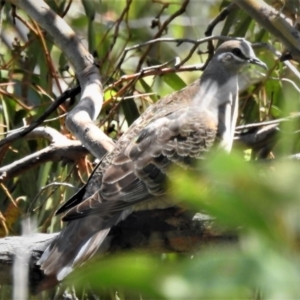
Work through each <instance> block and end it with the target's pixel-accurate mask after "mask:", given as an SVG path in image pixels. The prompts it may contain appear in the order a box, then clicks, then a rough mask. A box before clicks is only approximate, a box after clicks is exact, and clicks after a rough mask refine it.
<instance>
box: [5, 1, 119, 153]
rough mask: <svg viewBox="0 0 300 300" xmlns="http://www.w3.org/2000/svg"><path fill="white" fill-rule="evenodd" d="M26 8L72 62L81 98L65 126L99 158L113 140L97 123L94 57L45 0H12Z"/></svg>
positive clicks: (99, 89) (98, 100)
mask: <svg viewBox="0 0 300 300" xmlns="http://www.w3.org/2000/svg"><path fill="white" fill-rule="evenodd" d="M10 2H11V3H12V4H14V5H16V6H17V7H19V8H21V9H23V10H24V11H25V12H26V13H27V14H28V15H29V16H30V17H31V18H33V19H34V20H35V21H36V22H37V23H38V24H39V25H41V26H42V27H43V28H44V29H45V30H46V31H47V32H48V33H49V34H50V35H51V36H52V37H53V39H54V42H55V44H56V45H57V46H58V47H59V48H60V49H61V50H62V51H63V52H64V53H65V54H66V56H67V57H68V59H69V60H70V62H71V64H72V65H73V67H74V69H75V72H76V76H77V78H78V80H79V83H80V87H81V99H80V102H79V103H78V104H77V105H76V107H75V108H74V109H73V110H72V111H71V112H69V113H68V115H67V118H66V125H67V127H68V129H69V130H70V131H71V132H72V133H73V134H74V135H75V136H76V137H77V138H78V139H79V140H80V141H81V142H82V144H83V145H84V146H85V147H86V148H87V149H88V150H89V151H90V152H91V153H92V154H93V155H94V156H96V157H98V158H101V157H102V156H103V155H104V154H105V153H106V152H107V151H110V150H111V149H112V148H113V146H114V143H113V141H112V140H111V139H110V138H109V137H108V136H107V135H105V134H104V133H103V132H102V131H101V130H100V129H99V128H98V127H97V126H96V125H95V124H94V123H93V120H95V119H96V117H97V116H98V114H99V113H100V111H101V108H102V104H103V90H102V84H101V78H100V74H99V72H98V68H97V67H96V65H95V64H94V58H93V56H92V55H91V54H90V53H89V52H88V50H87V49H86V48H85V47H84V45H83V44H82V43H81V41H80V39H79V38H78V37H77V36H76V34H75V33H74V31H73V30H72V29H71V28H70V27H69V26H68V25H67V24H66V22H65V21H64V20H63V19H62V18H61V17H59V16H58V15H56V14H55V12H53V11H52V10H51V8H50V7H49V6H48V5H47V4H46V3H45V2H42V1H35V0H10Z"/></svg>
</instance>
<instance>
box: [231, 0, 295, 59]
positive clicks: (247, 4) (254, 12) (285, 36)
mask: <svg viewBox="0 0 300 300" xmlns="http://www.w3.org/2000/svg"><path fill="white" fill-rule="evenodd" d="M233 2H234V3H236V4H237V5H238V6H240V7H241V8H242V9H243V10H245V11H246V12H247V13H248V14H249V15H250V16H251V17H252V18H253V19H254V20H255V21H257V22H258V23H259V24H260V25H261V26H263V27H264V28H265V29H266V30H267V31H269V32H270V33H272V34H273V35H274V36H275V37H276V38H278V39H279V40H280V41H281V42H282V43H283V44H284V45H285V46H286V47H287V48H288V50H289V51H290V54H291V56H292V57H293V59H294V60H297V61H300V33H299V31H298V30H297V29H296V28H294V27H293V26H292V25H291V24H289V22H287V20H286V18H285V16H284V15H282V14H281V13H280V12H278V11H277V10H276V9H274V8H273V7H271V6H270V5H268V4H267V3H265V2H264V1H263V0H233Z"/></svg>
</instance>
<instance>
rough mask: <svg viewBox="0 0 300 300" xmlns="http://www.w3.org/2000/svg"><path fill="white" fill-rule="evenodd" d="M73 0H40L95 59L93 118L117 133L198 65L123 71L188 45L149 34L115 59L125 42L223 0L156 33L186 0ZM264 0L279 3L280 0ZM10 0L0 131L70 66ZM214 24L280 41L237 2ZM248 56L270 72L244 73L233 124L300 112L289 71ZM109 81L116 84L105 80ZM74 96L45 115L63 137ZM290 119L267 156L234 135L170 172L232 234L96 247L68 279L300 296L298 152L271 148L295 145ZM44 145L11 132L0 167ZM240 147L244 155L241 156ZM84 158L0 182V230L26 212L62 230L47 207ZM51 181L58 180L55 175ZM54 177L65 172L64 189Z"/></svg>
mask: <svg viewBox="0 0 300 300" xmlns="http://www.w3.org/2000/svg"><path fill="white" fill-rule="evenodd" d="M71 2H72V3H71V6H70V7H69V9H68V10H66V9H67V7H68V6H67V4H68V1H65V0H57V1H54V0H51V1H47V3H48V4H49V5H51V7H52V8H53V10H54V11H56V12H57V13H58V14H59V15H61V16H63V17H64V19H65V20H66V22H67V23H68V24H69V25H70V26H71V27H72V28H73V30H74V31H75V32H76V33H77V35H78V36H80V37H81V38H82V39H83V41H84V43H85V44H86V45H87V46H88V48H89V50H90V52H91V53H93V54H94V56H95V58H96V60H97V61H98V63H99V65H100V72H101V75H102V78H103V83H104V88H105V100H106V102H105V104H104V106H103V109H102V112H101V115H100V116H99V120H98V121H97V122H98V124H99V126H101V129H103V130H104V131H105V132H106V133H107V134H109V135H110V136H111V137H113V138H115V139H117V138H119V137H120V136H121V135H122V133H123V132H124V131H126V130H127V128H128V125H130V124H131V123H132V122H133V121H134V120H135V119H136V118H137V117H138V116H139V114H140V113H142V112H143V111H144V110H145V109H146V108H147V107H148V106H149V105H150V104H151V103H153V102H155V101H157V100H158V99H159V98H160V97H162V96H164V95H167V94H169V93H171V92H172V91H174V90H178V89H180V88H182V87H184V86H185V85H186V84H189V83H191V82H192V81H193V80H195V79H196V78H198V77H199V76H200V75H201V72H199V71H193V72H177V71H176V70H175V71H174V72H173V73H168V74H161V73H160V72H157V73H156V74H154V75H153V74H152V75H151V76H145V77H143V78H142V77H141V78H136V77H135V78H131V77H130V75H132V74H134V73H136V72H138V71H141V68H148V67H151V66H153V65H160V64H164V63H166V62H170V63H169V64H167V67H173V66H174V58H175V57H177V56H178V57H180V58H181V60H183V59H184V58H185V57H186V56H187V55H188V53H189V51H190V50H191V47H192V45H189V44H188V43H183V44H181V45H180V46H176V44H175V43H157V44H155V45H153V46H152V47H151V49H150V50H149V51H148V52H147V49H148V48H147V47H141V48H140V49H138V50H134V51H129V52H128V53H127V55H126V57H125V59H124V60H123V61H122V62H121V63H120V60H121V58H122V55H123V53H124V50H125V48H127V47H130V46H133V45H136V44H141V43H144V42H146V41H148V40H150V39H152V38H154V37H173V38H191V39H198V38H202V37H203V36H204V32H205V30H206V29H207V25H208V24H209V22H210V21H211V20H212V19H214V18H215V17H216V16H217V14H218V13H219V11H220V8H224V7H225V6H226V5H228V3H229V2H230V1H221V0H213V1H212V0H207V1H196V0H195V1H192V0H191V1H190V3H189V5H188V7H187V9H186V11H185V12H184V13H182V14H180V15H179V16H177V17H175V18H174V19H173V20H172V21H171V22H170V23H169V24H168V25H167V26H165V29H164V30H163V31H162V32H161V33H159V31H160V29H161V28H162V26H163V24H164V22H166V21H167V20H168V19H169V18H170V16H172V15H174V13H175V12H176V11H177V10H178V9H179V8H180V5H182V3H183V1H170V2H168V1H165V0H164V1H154V0H152V1H150V0H139V1H132V2H130V1H125V0H101V1H98V0H85V1H84V0H82V1H80V0H76V1H75V0H74V1H71ZM268 2H269V3H271V4H274V5H275V6H276V7H277V8H278V5H279V8H281V6H280V3H281V2H282V1H268ZM278 2H279V4H278ZM285 2H287V3H286V4H287V5H286V6H284V8H283V12H284V13H285V14H286V15H287V16H292V15H293V16H295V14H296V15H297V13H298V12H297V11H296V9H295V7H296V6H295V5H288V4H289V3H290V2H289V1H285ZM292 2H293V4H294V2H295V1H292ZM166 3H167V4H168V5H165V4H166ZM11 9H12V8H11V6H10V5H9V3H6V4H5V5H4V7H3V9H2V20H3V21H2V32H1V37H2V42H1V44H0V53H1V68H0V80H1V86H0V105H1V106H0V134H2V136H4V134H6V133H7V132H8V131H10V130H14V129H17V128H20V127H22V126H24V125H25V124H30V123H31V122H32V120H33V119H35V118H37V117H38V116H40V115H41V114H42V113H43V111H44V110H45V108H47V107H48V106H49V105H50V103H51V102H52V101H53V99H55V98H56V97H57V96H59V95H60V94H61V92H62V91H64V90H65V89H67V88H70V87H73V86H75V84H76V78H75V75H74V72H73V70H72V68H71V66H69V65H68V61H67V59H66V57H65V55H64V53H63V52H61V50H59V49H58V48H57V47H56V46H55V45H53V41H52V39H51V38H50V37H49V36H48V35H47V34H45V33H44V32H43V31H41V30H37V26H38V24H35V23H33V22H32V20H30V19H29V18H28V17H27V16H26V14H25V13H24V12H22V11H20V10H17V18H15V19H14V20H12V17H11ZM28 24H30V25H31V26H27V25H28ZM158 33H159V34H158ZM219 33H222V34H223V35H231V36H244V37H246V38H247V39H248V40H250V41H251V42H267V43H269V44H271V45H273V46H274V47H275V48H276V49H277V50H280V51H282V50H283V48H284V47H283V46H282V45H281V44H280V43H279V42H278V41H277V40H276V39H275V38H274V37H273V36H271V35H270V34H269V33H268V32H267V31H266V30H265V29H264V28H261V27H260V26H259V25H257V24H256V23H255V22H254V21H253V20H252V19H251V18H250V17H249V16H248V15H247V14H246V13H245V12H242V11H240V10H234V11H233V12H232V13H231V14H230V15H229V16H228V17H227V19H226V20H225V21H224V22H222V23H220V24H218V26H217V27H216V28H215V31H214V34H219ZM44 41H45V43H44ZM199 49H200V50H201V51H203V52H205V51H206V44H202V45H200V46H199ZM47 51H48V52H49V54H50V59H49V57H48V56H47V55H46V52H47ZM146 52H147V53H146ZM257 55H258V56H259V57H260V58H261V59H262V60H263V61H265V62H266V63H267V64H268V66H269V71H268V72H267V73H266V74H265V75H264V76H261V74H260V73H259V72H258V71H253V72H252V73H251V74H252V75H251V76H250V77H249V78H248V79H249V80H248V81H247V82H248V83H247V84H246V85H245V87H244V88H243V90H242V92H241V95H240V99H241V101H240V102H241V104H240V112H239V120H238V123H239V124H238V125H243V124H251V123H257V122H261V121H268V120H274V119H277V118H281V117H288V116H291V115H293V114H295V113H297V112H299V104H300V101H299V100H300V98H299V88H298V86H299V83H300V82H299V78H297V74H294V73H293V72H292V71H291V69H289V68H287V67H286V66H285V65H284V64H281V63H280V62H279V61H278V59H277V58H276V57H275V56H274V55H273V54H272V53H271V52H269V51H268V50H266V49H264V48H258V49H257ZM206 58H207V54H206V53H204V54H201V55H197V54H196V53H194V55H193V56H192V57H191V58H190V59H189V60H188V61H187V63H186V65H193V64H196V63H197V64H199V63H203V62H205V60H206ZM294 67H296V68H297V70H298V69H299V66H298V63H296V62H295V63H294ZM126 75H128V77H127V79H126V78H125V77H123V78H125V79H123V80H121V81H120V82H119V80H120V78H122V76H126ZM116 82H119V84H116V85H112V84H113V83H116ZM120 91H121V92H120ZM133 95H134V98H133V97H132V96H133ZM73 105H74V103H73V102H72V101H68V102H66V103H65V104H64V105H62V106H61V107H60V108H59V109H58V110H57V111H55V112H53V114H52V116H51V118H50V119H49V120H47V121H45V122H44V124H43V126H50V127H52V128H54V129H56V130H58V131H59V132H61V133H62V134H64V135H65V136H67V137H70V135H69V133H68V131H67V129H66V128H65V125H64V114H65V113H66V112H68V111H69V110H70V109H72V107H73ZM298 128H299V118H295V119H294V121H293V122H285V123H283V125H282V127H281V134H280V135H279V136H277V137H276V140H275V142H273V144H271V146H270V150H269V153H268V155H267V157H268V158H276V159H277V161H276V162H267V163H264V164H259V163H257V162H253V161H252V160H256V159H257V156H256V152H255V151H254V150H253V149H251V147H245V146H243V147H240V145H238V143H236V144H235V152H234V153H233V154H232V155H230V156H228V155H224V154H222V153H215V152H213V153H211V155H210V156H209V157H208V159H207V160H205V161H201V165H199V169H197V170H195V171H194V172H188V173H183V172H180V175H178V176H177V177H176V182H175V184H174V186H173V189H172V192H173V196H174V198H176V199H177V200H178V201H184V202H185V203H189V204H190V205H191V207H193V209H195V211H201V212H205V213H207V214H210V215H211V216H213V217H214V218H215V219H216V223H217V224H218V226H222V227H223V228H228V230H233V231H237V232H238V233H239V241H238V243H235V244H232V245H230V244H229V245H215V246H210V247H202V248H201V250H199V251H197V252H195V253H193V254H191V255H189V256H185V257H182V256H179V255H175V256H172V255H169V254H168V255H162V256H145V255H142V254H128V255H123V256H116V257H109V258H107V259H104V258H103V259H101V260H94V261H93V263H91V264H87V265H86V266H84V267H83V268H82V269H79V270H78V271H77V272H75V274H74V275H72V276H71V278H70V280H71V281H72V282H73V280H75V281H77V284H78V285H80V284H81V285H82V286H85V283H86V282H89V285H90V286H91V288H92V290H94V291H100V292H101V293H102V295H106V296H107V298H108V299H148V298H150V299H157V298H166V299H200V298H201V299H202V298H203V299H208V298H218V299H224V298H230V299H297V298H299V297H300V287H299V284H298V282H299V279H300V276H299V275H300V274H299V272H300V268H299V267H300V265H299V220H300V218H299V194H300V190H299V188H300V187H299V184H298V181H299V170H298V169H299V168H298V165H297V162H292V161H278V158H281V157H286V156H288V155H291V154H294V153H298V152H299V151H300V143H299V136H298V135H299V130H298ZM47 145H48V142H47V141H45V140H44V139H42V138H41V139H26V138H22V139H19V140H18V141H16V142H14V143H13V144H11V145H10V146H9V147H6V148H3V149H0V161H1V166H6V165H8V164H10V163H12V162H17V161H18V160H20V159H22V158H24V157H26V156H28V155H29V154H31V153H34V152H36V151H39V150H41V149H44V148H45V147H46V146H47ZM245 153H247V155H248V159H249V160H250V161H248V162H245V161H244V156H245ZM92 164H93V158H92V157H86V159H85V160H82V159H81V160H80V161H77V162H73V163H68V162H52V161H49V162H47V163H45V164H42V165H39V166H37V167H35V168H33V169H31V170H29V171H26V172H24V173H22V174H20V175H18V176H15V177H14V178H11V179H9V180H5V181H3V183H1V186H0V199H1V201H0V212H1V213H2V215H3V216H4V217H5V218H6V223H5V222H4V223H3V222H2V223H0V234H1V236H4V235H8V234H10V235H13V234H19V233H20V225H19V224H20V219H21V216H24V214H25V213H27V214H28V215H29V216H32V217H35V218H36V219H37V224H38V228H39V230H40V231H42V232H53V231H58V230H60V229H61V228H62V226H63V224H61V222H60V220H59V218H52V216H53V215H54V212H55V210H56V208H57V207H58V206H59V205H60V204H61V203H63V202H64V201H65V200H66V199H68V198H69V197H70V196H71V195H72V194H73V193H74V190H75V188H78V187H80V186H81V185H82V183H83V182H84V181H85V180H86V179H87V177H88V175H89V173H90V172H91V170H92ZM54 182H55V183H57V184H55V185H54V184H52V183H54ZM61 183H69V184H70V185H71V186H73V188H70V187H69V186H67V185H62V184H61ZM44 187H45V188H44ZM43 188H44V189H43ZM12 203H13V204H17V209H18V213H16V212H15V210H13V209H12V207H14V206H12ZM12 212H13V213H12ZM107 288H109V290H107ZM0 291H1V293H2V294H3V295H4V289H2V288H0ZM116 292H117V294H116ZM87 293H88V292H84V291H83V292H82V299H88V296H87ZM2 299H6V296H3V297H2ZM101 299H102V298H101Z"/></svg>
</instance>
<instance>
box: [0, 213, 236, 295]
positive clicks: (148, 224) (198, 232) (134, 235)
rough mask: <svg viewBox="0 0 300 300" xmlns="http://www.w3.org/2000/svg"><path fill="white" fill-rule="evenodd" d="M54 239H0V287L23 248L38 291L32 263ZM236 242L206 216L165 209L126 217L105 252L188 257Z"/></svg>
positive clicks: (37, 272) (40, 283)
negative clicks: (201, 248) (208, 246)
mask: <svg viewBox="0 0 300 300" xmlns="http://www.w3.org/2000/svg"><path fill="white" fill-rule="evenodd" d="M56 235H57V234H34V235H29V236H19V237H17V236H15V237H6V238H3V239H0V285H3V284H5V285H11V284H12V278H11V274H12V273H11V270H12V265H13V261H14V255H15V254H16V253H18V251H19V250H20V248H24V247H26V248H27V249H29V251H30V253H31V260H30V274H29V280H30V282H29V283H30V286H31V289H32V290H35V289H36V288H37V287H38V288H39V289H40V286H43V282H44V281H46V280H48V278H45V277H44V275H43V274H42V272H41V271H40V270H39V267H38V266H37V265H36V262H37V261H38V259H39V257H40V256H41V254H42V252H43V251H44V250H45V249H46V247H47V245H48V244H49V243H50V242H51V240H52V239H53V238H54V237H55V236H56ZM236 241H237V237H236V234H233V233H228V232H224V231H223V232H222V231H221V230H217V229H216V227H215V226H213V220H212V219H211V218H210V217H208V216H206V215H202V214H197V215H196V216H195V217H193V216H192V215H191V214H187V213H185V214H182V213H180V210H178V208H169V209H166V210H154V211H140V212H136V213H134V214H132V215H131V216H129V217H128V218H127V219H126V220H124V221H122V222H121V223H119V224H118V225H117V226H115V227H114V228H113V229H112V230H111V233H110V235H109V236H108V238H107V245H106V247H107V251H106V252H107V253H115V252H120V251H124V250H125V251H129V250H139V251H141V250H142V251H144V252H146V253H168V252H177V253H190V252H192V251H193V250H196V249H197V248H199V246H201V245H204V244H205V245H206V244H207V243H220V242H236ZM51 280H52V279H51ZM56 283H57V282H54V284H56ZM52 284H53V281H52ZM48 287H49V286H48Z"/></svg>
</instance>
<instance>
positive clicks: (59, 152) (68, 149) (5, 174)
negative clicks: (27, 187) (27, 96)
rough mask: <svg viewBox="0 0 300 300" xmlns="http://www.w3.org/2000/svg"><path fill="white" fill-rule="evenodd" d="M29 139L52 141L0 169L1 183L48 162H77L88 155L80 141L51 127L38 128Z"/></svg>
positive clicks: (31, 133)
mask: <svg viewBox="0 0 300 300" xmlns="http://www.w3.org/2000/svg"><path fill="white" fill-rule="evenodd" d="M27 137H28V138H37V137H43V138H46V139H48V140H50V141H51V144H50V145H49V146H48V147H46V148H43V149H42V150H40V151H37V152H35V153H32V154H30V155H27V156H25V157H23V158H21V159H19V160H17V161H14V162H13V163H11V164H8V165H6V166H4V167H2V168H0V182H2V181H5V180H8V179H11V178H13V177H15V176H17V175H19V174H21V173H23V172H26V171H27V170H29V169H32V168H34V167H37V166H39V165H41V164H44V163H45V162H47V161H66V162H75V161H78V160H79V159H80V158H81V157H84V156H85V155H87V154H88V151H87V149H86V148H85V147H83V146H82V144H81V143H80V142H79V141H73V140H70V139H68V138H66V137H65V136H64V135H62V134H61V133H59V132H58V131H56V130H55V129H53V128H51V127H38V128H36V129H34V130H33V131H32V132H30V133H29V134H28V135H27Z"/></svg>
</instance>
